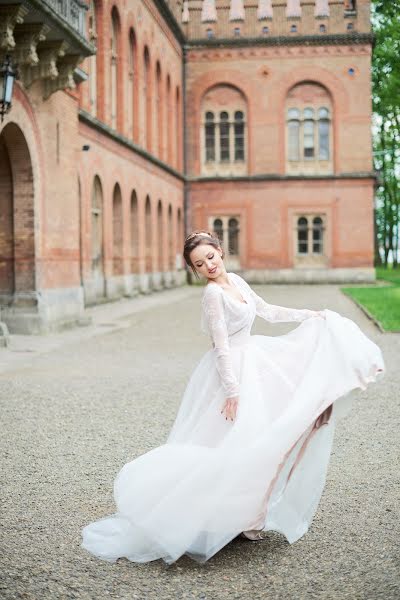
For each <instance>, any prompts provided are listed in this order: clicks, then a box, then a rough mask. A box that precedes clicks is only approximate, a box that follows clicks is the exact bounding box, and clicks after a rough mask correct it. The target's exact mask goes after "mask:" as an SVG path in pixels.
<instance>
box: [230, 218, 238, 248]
mask: <svg viewBox="0 0 400 600" xmlns="http://www.w3.org/2000/svg"><path fill="white" fill-rule="evenodd" d="M228 239H229V246H228V251H229V254H233V255H236V254H239V221H238V220H237V219H236V218H235V217H233V218H231V219H229V221H228Z"/></svg>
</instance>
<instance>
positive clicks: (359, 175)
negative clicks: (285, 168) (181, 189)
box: [186, 171, 377, 184]
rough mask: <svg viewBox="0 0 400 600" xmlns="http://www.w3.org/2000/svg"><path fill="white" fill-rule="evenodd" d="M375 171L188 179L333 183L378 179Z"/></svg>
mask: <svg viewBox="0 0 400 600" xmlns="http://www.w3.org/2000/svg"><path fill="white" fill-rule="evenodd" d="M376 177H377V176H376V173H374V172H373V171H357V172H354V173H335V174H330V175H279V174H277V173H260V174H257V175H237V176H230V177H220V176H207V177H186V181H187V183H189V184H190V183H210V182H212V183H226V182H247V183H251V182H258V181H326V180H327V181H332V180H340V181H343V180H344V179H373V180H375V179H376Z"/></svg>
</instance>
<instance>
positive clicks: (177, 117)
mask: <svg viewBox="0 0 400 600" xmlns="http://www.w3.org/2000/svg"><path fill="white" fill-rule="evenodd" d="M180 117H181V115H180V92H179V87H177V88H176V90H175V129H176V131H175V167H176V168H177V169H178V168H179V144H180V121H181V118H180Z"/></svg>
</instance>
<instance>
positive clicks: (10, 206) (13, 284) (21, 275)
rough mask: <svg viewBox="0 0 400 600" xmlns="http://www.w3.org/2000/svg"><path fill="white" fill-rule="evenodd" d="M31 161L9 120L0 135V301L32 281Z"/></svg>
mask: <svg viewBox="0 0 400 600" xmlns="http://www.w3.org/2000/svg"><path fill="white" fill-rule="evenodd" d="M34 220H35V214H34V186H33V171H32V162H31V157H30V153H29V149H28V145H27V143H26V140H25V136H24V134H23V133H22V131H21V129H20V128H19V127H18V126H17V125H16V124H15V123H9V124H8V125H6V126H5V127H4V129H3V131H2V132H1V134H0V303H1V304H3V305H4V304H9V303H10V302H11V300H12V297H13V295H14V294H15V293H18V292H32V291H34V290H35V288H36V281H35V279H36V278H35V227H34Z"/></svg>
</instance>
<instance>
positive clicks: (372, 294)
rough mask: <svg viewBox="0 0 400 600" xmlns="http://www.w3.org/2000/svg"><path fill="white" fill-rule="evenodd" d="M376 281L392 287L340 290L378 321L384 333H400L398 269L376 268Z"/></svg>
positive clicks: (399, 271) (399, 279)
mask: <svg viewBox="0 0 400 600" xmlns="http://www.w3.org/2000/svg"><path fill="white" fill-rule="evenodd" d="M375 271H376V277H377V279H380V280H383V281H386V282H388V283H389V282H390V283H392V284H393V285H375V286H364V287H356V286H354V287H346V288H341V290H342V292H344V293H345V294H346V295H347V296H350V298H353V300H355V301H356V302H358V303H359V304H361V305H362V306H363V307H364V308H365V309H366V310H367V311H368V312H369V314H370V315H371V316H372V317H374V319H376V320H377V321H379V323H380V325H381V327H382V328H383V329H384V330H385V331H400V269H393V268H386V267H378V268H377V269H375Z"/></svg>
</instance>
